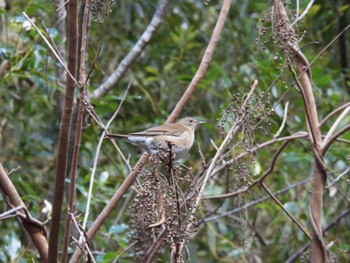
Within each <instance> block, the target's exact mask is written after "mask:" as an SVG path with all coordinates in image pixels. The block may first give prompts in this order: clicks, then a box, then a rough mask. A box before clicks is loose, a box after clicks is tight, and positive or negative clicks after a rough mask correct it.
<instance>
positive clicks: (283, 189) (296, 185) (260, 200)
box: [198, 178, 312, 224]
mask: <svg viewBox="0 0 350 263" xmlns="http://www.w3.org/2000/svg"><path fill="white" fill-rule="evenodd" d="M311 180H312V178H309V179H306V180H304V181H301V182H297V183H294V184H291V185H288V186H287V187H285V188H282V189H280V190H278V191H276V192H275V193H273V194H274V195H280V194H283V193H284V192H287V191H288V190H290V189H293V188H295V187H298V186H300V185H304V184H306V183H308V182H310V181H311ZM270 198H271V196H270V195H267V196H265V197H262V198H259V199H257V200H254V201H251V202H249V203H247V204H245V205H243V206H241V207H238V208H236V209H234V210H231V211H228V212H225V213H222V214H220V215H216V216H212V217H207V218H203V219H202V220H199V221H198V223H199V224H201V223H206V222H211V221H216V220H218V219H220V218H223V217H226V216H229V215H233V214H236V213H238V212H240V211H242V210H245V209H248V208H249V207H252V206H254V205H257V204H259V203H262V202H265V201H266V200H268V199H270Z"/></svg>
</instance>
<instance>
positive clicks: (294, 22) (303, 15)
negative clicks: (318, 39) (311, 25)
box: [291, 0, 315, 26]
mask: <svg viewBox="0 0 350 263" xmlns="http://www.w3.org/2000/svg"><path fill="white" fill-rule="evenodd" d="M314 2H315V0H310V2H309V4H308V5H307V7H306V8H305V10H304V12H303V13H302V14H301V15H300V16H299V0H298V1H297V18H296V19H295V20H294V21H293V23H292V24H291V26H294V25H295V24H296V23H298V22H299V21H300V20H302V19H303V18H304V17H305V16H306V15H307V13H308V12H309V11H310V9H311V7H312V5H313V4H314Z"/></svg>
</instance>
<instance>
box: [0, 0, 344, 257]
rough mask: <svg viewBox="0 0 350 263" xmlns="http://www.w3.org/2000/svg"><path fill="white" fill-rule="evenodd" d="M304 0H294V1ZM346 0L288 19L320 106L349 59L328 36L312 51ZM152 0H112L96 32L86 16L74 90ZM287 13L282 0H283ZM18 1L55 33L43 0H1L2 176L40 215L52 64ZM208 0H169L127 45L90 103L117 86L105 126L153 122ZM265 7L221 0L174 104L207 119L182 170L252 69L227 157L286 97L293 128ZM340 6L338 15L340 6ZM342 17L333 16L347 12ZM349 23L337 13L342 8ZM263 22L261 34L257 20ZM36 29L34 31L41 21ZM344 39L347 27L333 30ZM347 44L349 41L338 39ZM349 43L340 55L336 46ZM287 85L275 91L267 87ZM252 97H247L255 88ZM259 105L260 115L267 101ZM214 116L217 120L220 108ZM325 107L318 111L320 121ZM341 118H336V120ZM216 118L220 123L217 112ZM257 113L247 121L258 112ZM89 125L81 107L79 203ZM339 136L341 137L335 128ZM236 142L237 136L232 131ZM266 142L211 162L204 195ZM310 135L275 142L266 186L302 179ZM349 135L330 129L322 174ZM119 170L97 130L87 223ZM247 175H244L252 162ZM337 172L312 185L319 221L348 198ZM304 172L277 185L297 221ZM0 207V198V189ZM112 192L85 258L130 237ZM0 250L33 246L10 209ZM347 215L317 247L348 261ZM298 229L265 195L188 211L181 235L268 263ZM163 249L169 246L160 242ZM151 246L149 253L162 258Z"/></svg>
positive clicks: (234, 175) (51, 152)
mask: <svg viewBox="0 0 350 263" xmlns="http://www.w3.org/2000/svg"><path fill="white" fill-rule="evenodd" d="M307 2H308V1H301V11H303V9H304V8H305V7H306V5H307ZM345 2H346V1H337V2H336V4H333V3H330V1H317V3H315V4H314V6H313V7H312V8H311V10H310V12H309V14H308V15H307V16H306V18H305V19H303V20H302V22H300V23H298V30H297V31H298V34H299V37H303V38H302V41H301V42H300V46H301V47H302V51H303V52H304V54H305V55H306V56H307V58H308V59H309V60H310V61H312V60H313V59H314V58H317V59H316V60H315V62H314V63H313V66H312V76H313V88H314V93H315V97H316V100H317V106H318V109H319V117H320V119H322V118H323V117H325V116H326V115H327V114H328V113H329V112H331V111H332V110H333V109H335V108H336V107H338V106H339V105H342V104H344V103H346V102H348V101H349V91H350V89H349V87H350V83H349V80H348V79H346V77H347V78H348V77H349V69H348V68H344V67H343V66H342V65H341V62H340V58H341V55H342V54H341V53H340V50H339V43H338V42H339V41H335V42H334V43H333V44H332V45H331V46H330V47H329V48H327V50H326V51H325V52H324V53H322V54H321V55H320V56H319V57H317V55H318V54H319V53H320V52H321V50H322V49H323V48H324V47H325V46H326V45H327V44H328V43H329V42H330V41H331V40H332V39H333V38H334V37H335V36H336V35H337V33H338V32H339V16H340V15H341V14H342V13H343V12H348V9H349V5H346V4H345ZM156 6H157V1H115V2H114V3H113V4H112V5H111V6H110V9H111V11H112V13H111V14H110V15H109V16H108V21H107V25H106V33H105V35H104V34H103V26H102V25H101V24H100V23H99V22H95V21H94V20H95V19H96V18H98V17H96V16H93V17H92V22H91V25H90V29H89V30H90V32H89V33H90V36H89V46H88V47H89V50H88V64H89V65H91V62H92V60H93V59H94V56H95V54H96V52H97V47H98V46H99V44H100V41H101V39H103V43H102V49H101V53H100V56H99V59H98V61H97V63H96V65H95V68H94V70H93V72H92V75H91V79H90V81H89V86H88V89H89V91H90V92H92V91H93V90H94V89H95V88H97V87H98V86H99V85H100V84H101V83H102V81H103V80H104V79H105V78H106V77H107V76H108V75H109V74H110V73H111V72H112V71H113V70H114V69H115V67H116V66H117V65H118V63H119V62H120V61H121V60H122V59H123V57H124V56H125V55H126V54H127V53H128V51H129V50H130V49H131V48H132V46H133V45H134V43H135V42H136V41H137V39H138V38H139V36H140V34H142V32H143V31H144V30H145V27H146V25H147V24H148V23H149V21H150V20H151V18H152V16H153V13H154V11H155V9H156ZM288 8H289V9H290V12H291V14H295V3H294V1H293V3H292V4H290V5H288ZM23 11H25V12H26V13H27V14H28V15H29V16H31V17H33V18H35V20H36V24H37V25H38V26H39V27H40V28H43V26H42V24H41V23H40V20H42V21H43V23H44V24H45V25H46V27H48V28H49V29H50V35H51V36H52V38H53V39H54V40H55V41H56V43H57V44H61V41H62V36H60V35H59V34H58V33H57V30H56V29H55V26H54V21H53V19H52V17H53V14H54V6H53V3H52V2H47V1H29V2H27V1H19V0H18V1H13V2H12V3H11V9H10V10H9V11H7V10H5V9H3V8H0V16H1V19H2V23H1V42H0V64H1V63H2V62H3V61H5V60H8V61H10V68H9V70H7V71H6V72H5V74H4V75H3V76H2V77H1V78H0V102H1V107H0V131H1V132H0V149H1V150H0V162H1V163H2V164H3V165H4V167H5V168H6V169H7V170H11V169H14V168H17V167H20V169H19V170H18V171H16V172H13V173H12V174H11V175H10V178H11V180H12V181H13V183H14V185H15V186H16V188H17V190H18V192H19V193H20V195H21V196H22V198H23V200H24V202H25V203H26V204H27V205H28V206H29V210H30V212H31V214H32V216H33V217H35V218H37V219H39V220H45V219H46V217H47V215H45V214H44V213H42V207H43V202H44V200H50V201H51V198H52V195H53V186H54V184H53V182H54V170H55V169H54V168H55V158H56V150H57V148H56V146H57V138H58V130H59V121H60V116H59V115H60V113H59V110H58V109H59V105H58V94H59V93H60V92H62V88H60V87H59V86H58V84H57V82H58V79H57V77H56V73H55V72H56V69H57V68H59V67H61V65H60V64H59V63H58V62H57V61H56V60H55V59H54V58H53V57H52V56H51V53H50V51H49V50H48V47H47V46H46V45H45V43H44V42H43V40H42V39H41V38H40V37H39V35H38V34H37V32H36V31H35V30H34V29H33V28H29V29H28V30H27V29H25V28H24V25H25V23H26V20H25V18H24V16H23V15H22V13H21V12H23ZM219 11H220V3H217V2H216V1H186V2H183V1H174V2H173V3H171V5H170V7H169V8H168V12H167V15H166V18H165V20H164V22H163V24H162V25H161V27H160V29H159V30H158V32H157V33H156V35H155V36H154V38H152V40H151V42H150V43H149V45H148V46H147V48H146V49H145V50H144V51H143V52H142V54H141V56H140V57H139V58H138V59H137V60H136V62H135V63H134V64H133V65H132V66H131V68H130V70H129V71H128V72H127V74H126V75H125V76H124V78H123V79H122V81H121V82H119V83H118V84H117V85H116V86H115V87H114V88H113V90H112V91H111V92H110V93H108V95H106V96H104V97H101V98H98V99H93V100H92V101H91V102H92V104H93V105H94V107H95V110H96V111H97V113H98V114H99V116H100V117H101V118H102V120H103V122H104V123H106V122H107V120H108V119H109V118H110V117H111V116H112V114H113V113H114V111H115V109H116V108H117V106H118V104H119V103H120V102H121V99H122V96H123V93H124V91H125V89H126V87H127V86H128V85H129V83H130V82H131V89H130V92H129V94H128V96H127V98H126V100H125V101H124V104H123V107H122V109H121V111H120V113H119V115H118V117H117V119H116V120H115V121H114V122H113V124H112V126H111V127H110V131H112V132H119V133H127V132H132V131H138V130H142V129H145V128H148V127H151V126H153V125H159V124H161V123H163V122H164V121H165V120H166V118H167V116H168V115H169V113H170V112H171V110H172V109H173V108H174V107H175V105H176V103H177V101H178V100H179V98H180V96H181V95H182V94H183V92H184V91H185V89H186V88H187V86H188V84H189V83H190V81H191V79H192V77H193V76H194V74H195V72H196V69H197V67H198V65H199V63H200V61H201V58H202V56H203V54H204V51H205V48H206V45H207V43H208V41H209V39H210V36H211V33H212V30H213V28H214V25H215V22H216V19H217V16H218V13H219ZM270 12H271V6H270V4H269V3H266V1H234V3H233V5H232V7H231V10H230V13H229V15H228V18H227V22H226V24H225V28H224V31H223V32H222V35H221V38H220V41H219V43H218V46H217V49H216V50H215V54H214V56H213V59H212V61H211V63H210V66H209V69H208V72H207V74H206V75H205V78H204V79H203V80H202V81H201V83H200V85H199V86H198V88H197V90H196V92H195V95H194V96H193V97H192V98H191V100H190V101H189V103H188V104H187V105H186V108H185V111H184V113H183V116H186V115H190V116H195V117H198V116H200V117H201V118H202V119H205V120H207V122H208V125H206V126H203V127H201V128H200V129H199V130H198V131H197V142H198V144H195V145H194V147H193V148H192V150H191V152H190V154H189V157H187V159H186V160H185V162H184V163H185V164H186V165H187V166H191V167H192V168H193V171H194V173H196V172H198V171H200V170H201V168H202V165H203V163H202V160H201V156H200V155H199V152H198V146H200V149H201V152H202V153H203V155H204V157H205V160H206V161H209V160H210V159H211V158H212V157H213V155H214V154H215V148H214V146H213V144H212V143H211V142H210V141H211V140H213V142H214V143H215V144H216V145H220V143H221V141H222V138H223V136H222V135H221V134H222V133H223V132H227V130H228V128H229V124H230V123H231V122H232V120H233V119H234V118H235V117H236V115H235V112H234V110H235V109H236V110H238V109H239V107H240V105H241V104H242V102H243V100H244V95H245V94H246V93H247V92H248V91H249V87H250V86H251V85H252V83H253V81H254V80H255V79H257V80H258V81H259V85H258V89H257V93H256V94H255V98H256V102H253V103H252V105H251V110H252V114H251V120H250V121H251V122H250V124H249V125H248V127H247V130H246V133H244V134H243V133H242V134H241V135H240V136H239V137H238V139H239V140H241V141H239V145H238V147H236V148H234V150H233V151H232V152H231V153H230V154H229V157H231V158H232V157H234V156H236V155H238V154H239V153H241V152H244V151H246V150H247V149H251V148H252V147H254V146H256V145H258V144H261V143H263V142H265V141H268V140H270V139H272V138H273V135H274V134H275V133H276V132H277V131H278V129H279V127H280V124H281V122H282V119H283V113H284V107H285V104H286V102H287V101H289V110H288V118H287V122H286V126H285V128H284V130H283V132H282V134H281V136H288V135H290V134H292V133H295V132H298V131H306V130H307V127H306V123H305V116H304V112H303V103H302V99H301V96H300V94H299V93H298V91H297V90H296V88H295V83H294V81H293V79H292V76H291V74H290V73H288V72H285V73H284V74H283V75H282V76H281V78H280V79H279V80H278V81H277V82H274V80H275V79H276V77H277V76H278V74H279V73H280V72H281V71H282V70H284V69H285V68H286V64H285V62H284V57H283V55H282V54H281V52H280V49H279V46H278V43H275V42H273V40H272V39H271V36H272V32H271V28H269V27H270V26H271V25H269V23H268V21H267V22H266V21H265V20H266V19H267V18H268V17H269V16H270ZM348 16H349V15H348ZM348 16H347V18H348ZM347 23H349V19H348V20H347ZM262 27H267V28H268V31H267V33H266V34H264V33H262V34H260V33H259V30H260V29H261V28H262ZM43 32H44V30H43ZM347 41H348V42H347V43H349V39H347ZM347 51H348V52H349V47H347ZM348 56H349V55H348ZM286 92H287V95H286V96H285V97H284V98H283V99H282V101H281V102H279V99H280V98H281V96H283V95H284V94H285V93H286ZM259 98H260V99H261V100H260V101H258V99H259ZM272 108H273V109H274V112H273V113H272V114H269V112H270V110H271V109H272ZM220 119H221V120H222V119H227V120H226V121H223V122H222V121H220ZM334 120H335V118H332V119H331V120H330V121H328V122H327V123H326V124H325V125H324V127H323V129H322V130H323V131H324V132H325V133H326V132H327V131H328V129H329V128H330V127H331V125H332V123H333V122H334ZM348 122H349V116H347V117H346V118H344V120H343V122H342V123H341V127H343V126H344V125H345V124H347V123H348ZM222 123H223V125H221V124H222ZM258 123H260V124H258ZM100 134H101V129H100V128H99V127H98V126H97V125H96V124H95V123H94V121H93V120H91V119H89V118H88V117H87V118H86V127H85V129H84V131H83V138H82V144H81V153H80V159H79V169H78V179H77V203H76V207H77V209H78V210H79V211H84V210H85V198H86V195H87V191H88V185H89V179H90V175H91V167H92V163H93V158H94V155H95V151H96V145H97V142H98V139H99V136H100ZM343 138H344V139H347V140H350V135H349V134H345V135H344V136H343ZM237 143H238V142H237ZM119 146H120V148H121V149H122V151H123V152H124V153H125V154H126V155H127V157H128V158H129V160H130V163H131V164H132V165H133V164H135V162H136V161H137V160H138V157H139V156H140V154H141V152H140V151H139V150H137V149H135V148H134V147H133V146H130V145H126V144H123V143H120V144H119ZM278 146H279V144H276V145H271V146H269V147H268V148H265V149H263V150H259V151H258V152H257V154H256V155H250V156H248V157H247V158H244V159H242V160H240V161H239V162H237V163H236V164H234V165H233V166H232V167H231V169H227V170H225V171H224V172H222V173H221V174H219V175H217V177H216V178H215V179H213V180H212V182H210V184H209V185H208V187H207V189H206V192H205V193H206V194H210V195H214V194H221V193H226V192H232V191H235V190H237V189H238V188H239V187H240V186H243V185H246V183H247V180H248V181H249V179H250V178H255V177H257V176H258V175H261V174H262V173H263V172H264V171H265V170H266V169H267V168H268V167H269V165H270V161H271V157H272V155H273V154H274V153H275V152H276V150H277V148H278ZM310 149H311V148H310V144H309V142H308V141H307V140H305V139H300V140H297V141H295V142H292V143H290V144H289V145H288V147H287V148H286V150H285V151H284V153H283V154H282V155H281V156H280V157H279V159H278V161H277V164H276V167H275V171H274V173H273V174H272V175H271V176H270V177H269V178H268V179H267V181H266V183H267V184H268V186H269V187H270V189H271V190H272V191H277V190H278V189H281V188H283V187H286V186H288V185H290V184H292V183H294V182H298V181H302V180H304V179H306V178H308V177H310V176H311V174H312V162H313V158H312V154H311V151H310ZM349 156H350V153H349V146H345V144H342V143H339V142H336V143H334V144H333V145H332V146H331V148H330V151H329V152H328V153H327V155H326V164H327V165H328V167H329V178H331V179H334V178H335V177H337V176H338V175H339V174H340V173H341V172H343V171H344V170H345V169H346V168H347V167H349V162H350V160H349ZM127 174H128V169H127V167H126V166H125V164H124V163H123V162H122V159H121V158H120V156H118V155H117V154H116V152H115V150H114V148H113V147H112V145H111V144H110V143H109V142H108V141H106V142H104V146H103V147H102V151H101V155H100V158H99V165H98V169H97V178H96V180H95V184H94V193H93V205H92V212H91V215H90V223H91V222H92V221H93V220H94V219H95V218H96V216H97V215H98V214H99V213H100V211H101V210H102V208H103V207H104V206H105V204H106V203H107V202H108V200H109V199H110V198H111V196H112V195H113V193H114V192H115V191H116V189H117V188H118V186H119V185H120V184H121V182H122V181H123V179H124V178H125V177H126V176H127ZM254 174H255V175H254ZM347 178H349V177H348V176H344V177H343V178H342V179H341V180H340V181H339V182H338V184H337V185H336V186H337V188H336V190H335V191H336V193H335V194H334V195H331V194H330V192H326V195H325V197H324V218H325V222H324V223H325V225H326V224H327V223H329V222H330V221H331V220H332V219H333V218H335V217H336V216H337V215H339V214H340V213H341V211H343V210H344V209H345V208H347V207H349V201H348V200H349V194H348V192H349V179H347ZM308 190H311V184H306V185H304V186H301V187H298V188H294V189H291V190H289V191H288V192H286V193H285V194H283V195H280V196H279V199H280V201H281V202H282V203H283V204H284V206H285V207H286V209H287V210H289V211H290V212H292V213H293V215H294V216H296V217H297V218H299V220H300V221H301V222H302V224H303V225H304V226H307V225H308V222H309V221H308V199H309V193H308ZM265 195H266V194H265V192H264V191H263V190H262V189H260V188H259V187H255V188H253V189H252V190H251V191H249V192H248V193H246V194H243V195H240V196H239V197H236V198H233V199H226V200H215V201H214V200H212V201H203V204H202V209H201V212H200V214H199V215H198V220H200V219H201V218H203V217H205V216H206V215H209V214H210V213H212V212H213V211H214V215H215V214H221V213H224V212H227V211H230V210H233V209H235V208H237V207H241V206H243V205H244V204H246V203H249V202H251V201H253V200H255V199H258V198H260V197H263V196H265ZM0 203H1V205H2V211H3V212H4V211H6V210H7V206H6V204H5V203H4V202H3V201H1V202H0ZM122 206H123V202H121V204H120V205H119V206H118V207H117V208H116V209H115V212H114V214H113V216H112V217H110V218H109V220H108V221H107V222H106V224H104V226H103V227H102V228H101V230H100V232H99V234H98V235H97V237H96V239H95V240H94V242H93V251H96V252H98V253H97V256H96V259H97V261H98V262H111V261H112V260H114V259H115V258H116V257H117V256H118V255H120V254H121V253H122V251H124V250H125V249H126V248H127V247H128V246H129V245H130V236H131V235H132V231H133V230H132V228H131V226H130V224H129V221H130V214H129V213H125V214H123V215H122V216H121V218H120V219H119V220H118V221H117V223H115V222H116V221H115V220H116V216H117V214H118V211H119V210H120V209H121V208H122ZM0 228H1V233H2V238H0V261H4V262H5V261H6V262H10V261H13V262H32V260H34V261H38V259H36V257H37V255H36V252H35V249H33V247H32V246H31V245H30V242H29V240H28V237H26V236H25V234H24V233H23V232H22V230H21V229H20V228H19V226H18V224H17V222H16V221H15V220H13V219H7V220H3V221H1V222H0ZM348 229H349V220H348V219H345V220H343V221H341V223H339V224H338V225H337V226H336V227H333V228H332V229H331V230H330V231H329V232H327V235H326V237H325V241H326V242H327V243H328V242H331V241H333V242H334V246H332V247H331V250H332V252H334V253H335V255H336V257H337V259H338V260H339V261H340V262H346V261H348V260H349V257H350V256H349V255H350V254H349V249H350V247H349V243H350V234H349V233H350V232H349V230H348ZM306 242H307V238H306V237H305V236H304V235H303V234H302V233H301V232H300V231H299V229H298V228H297V227H296V226H295V225H294V224H292V222H291V221H290V220H289V218H287V216H286V215H285V214H284V213H283V212H282V211H281V210H280V209H279V208H278V207H277V206H276V205H275V203H274V202H272V201H271V200H269V201H265V202H263V203H260V204H258V205H256V206H253V207H251V208H249V209H243V210H242V211H241V212H239V213H237V214H233V215H231V216H227V217H224V218H221V219H218V220H216V221H213V222H210V223H207V224H200V225H199V227H198V232H197V233H195V235H194V238H193V239H191V241H190V243H189V244H188V249H189V254H190V257H191V260H190V261H191V262H232V261H233V260H235V262H259V261H258V259H259V258H260V259H262V260H263V262H282V261H284V260H286V259H287V258H289V257H290V256H291V255H292V254H293V253H295V252H296V251H298V250H299V249H300V248H301V247H302V246H303V245H304V244H305V243H306ZM166 252H169V251H167V250H166ZM168 255H169V253H163V255H161V256H160V258H161V259H160V260H166V259H167V257H168ZM131 256H132V252H131V250H128V251H127V252H125V253H124V254H123V255H122V256H121V258H120V259H119V261H118V262H130V261H129V260H130V257H131Z"/></svg>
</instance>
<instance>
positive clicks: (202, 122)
mask: <svg viewBox="0 0 350 263" xmlns="http://www.w3.org/2000/svg"><path fill="white" fill-rule="evenodd" d="M206 123H207V122H206V121H198V125H202V124H206Z"/></svg>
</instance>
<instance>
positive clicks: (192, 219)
mask: <svg viewBox="0 0 350 263" xmlns="http://www.w3.org/2000/svg"><path fill="white" fill-rule="evenodd" d="M226 2H229V4H230V2H231V1H226ZM224 4H225V3H224ZM228 7H229V6H228ZM257 84H258V81H257V80H255V81H254V83H253V85H252V87H251V89H250V91H249V93H248V94H247V97H246V99H245V101H244V102H243V104H242V114H241V115H240V117H239V118H237V120H236V122H235V123H234V125H233V126H232V127H231V129H230V131H229V132H228V133H227V135H226V137H225V139H224V141H223V142H222V143H221V145H220V147H219V149H218V150H217V152H216V154H215V156H214V158H213V159H212V162H211V163H210V166H209V168H208V170H207V171H206V173H205V176H204V179H203V182H202V185H201V187H200V188H199V190H198V192H197V197H196V199H195V201H194V202H193V206H192V207H193V208H192V210H191V214H190V217H189V219H188V221H187V225H186V227H185V232H186V233H189V232H190V228H191V227H192V224H193V222H195V214H196V212H197V208H198V205H199V202H200V200H201V199H202V195H203V192H204V189H205V187H206V185H207V183H208V181H209V178H210V174H211V172H212V171H213V170H214V166H215V163H216V161H217V160H218V159H219V157H220V155H221V154H222V152H223V151H224V149H225V147H226V146H227V144H228V143H229V142H230V141H231V140H232V139H233V138H234V136H235V135H236V134H237V133H238V131H239V130H240V128H241V126H242V124H243V120H244V117H245V114H246V112H247V109H248V105H249V100H250V99H251V97H252V95H253V93H254V90H255V88H256V86H257ZM185 243H186V242H184V240H183V242H180V245H179V246H178V251H177V252H176V253H175V254H178V255H181V253H182V250H183V248H184V244H185Z"/></svg>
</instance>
